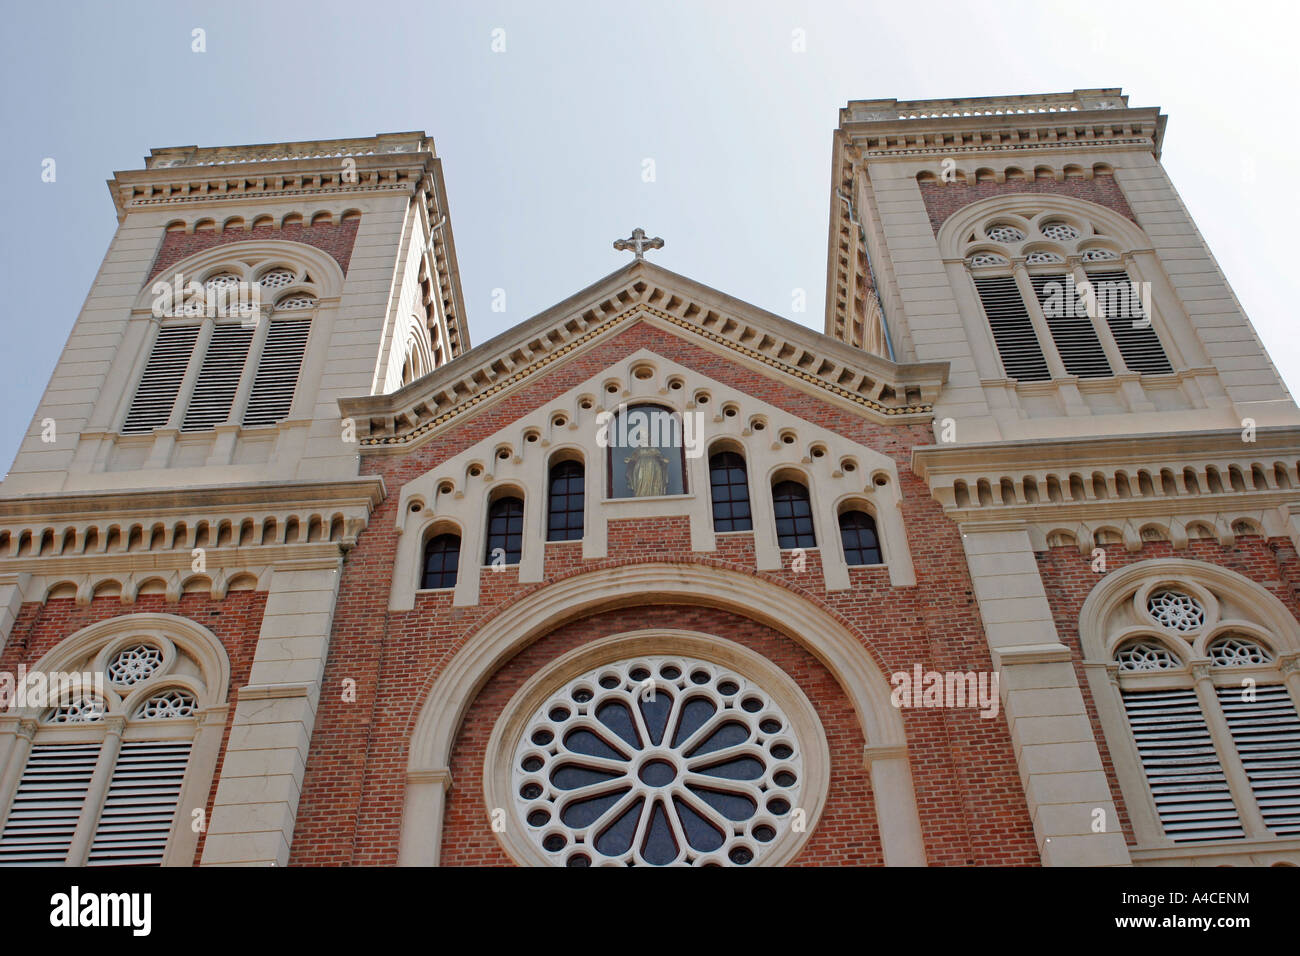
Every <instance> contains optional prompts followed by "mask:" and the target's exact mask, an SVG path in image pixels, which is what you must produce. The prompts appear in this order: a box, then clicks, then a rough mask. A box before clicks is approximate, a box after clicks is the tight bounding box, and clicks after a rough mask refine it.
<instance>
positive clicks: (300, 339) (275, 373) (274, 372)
mask: <svg viewBox="0 0 1300 956" xmlns="http://www.w3.org/2000/svg"><path fill="white" fill-rule="evenodd" d="M310 331H311V320H310V319H299V320H294V321H279V322H276V321H272V322H271V327H270V329H268V330H267V335H266V345H265V346H264V347H263V349H262V356H261V358H260V359H259V361H258V363H257V374H256V376H255V377H254V378H253V391H252V393H251V394H250V395H249V398H248V408H247V409H246V410H245V412H244V424H245V425H271V424H274V423H275V422H278V421H280V420H281V419H282V418H285V417H286V416H288V414H289V410H290V408H291V407H292V406H293V391H294V388H295V387H296V386H297V384H298V370H299V369H300V368H301V367H302V356H303V352H304V351H305V350H306V348H307V334H308V333H309V332H310Z"/></svg>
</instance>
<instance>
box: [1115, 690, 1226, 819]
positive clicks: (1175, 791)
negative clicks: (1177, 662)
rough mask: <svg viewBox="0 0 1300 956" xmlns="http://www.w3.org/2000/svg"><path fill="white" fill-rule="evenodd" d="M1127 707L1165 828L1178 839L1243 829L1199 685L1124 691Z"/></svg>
mask: <svg viewBox="0 0 1300 956" xmlns="http://www.w3.org/2000/svg"><path fill="white" fill-rule="evenodd" d="M1123 696H1124V710H1125V711H1126V712H1127V713H1128V722H1129V726H1130V727H1131V728H1132V729H1133V739H1134V741H1135V742H1136V743H1137V749H1138V755H1139V756H1140V757H1141V759H1142V769H1143V770H1145V771H1146V775H1147V782H1148V783H1149V784H1150V785H1151V796H1152V798H1153V799H1154V800H1155V803H1156V811H1157V812H1158V813H1159V814H1160V822H1161V823H1162V824H1163V825H1164V828H1165V833H1167V834H1168V835H1169V838H1170V839H1171V840H1173V841H1175V842H1177V843H1192V842H1197V841H1203V840H1229V839H1232V838H1234V837H1240V836H1243V835H1244V831H1243V830H1242V828H1241V822H1240V821H1239V820H1238V818H1237V808H1236V805H1235V804H1234V803H1233V802H1232V793H1231V792H1230V791H1229V790H1228V781H1227V779H1226V778H1225V777H1224V775H1223V768H1222V767H1221V766H1220V765H1219V757H1218V754H1217V753H1216V752H1215V750H1214V741H1213V740H1212V739H1211V737H1210V731H1209V728H1208V727H1206V725H1205V717H1204V715H1203V714H1202V713H1201V705H1200V704H1199V703H1198V701H1197V699H1196V691H1194V690H1191V689H1188V688H1180V689H1176V690H1152V691H1125V692H1124V693H1123Z"/></svg>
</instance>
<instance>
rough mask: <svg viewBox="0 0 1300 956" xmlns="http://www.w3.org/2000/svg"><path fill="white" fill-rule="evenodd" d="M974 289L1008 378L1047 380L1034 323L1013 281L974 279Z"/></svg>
mask: <svg viewBox="0 0 1300 956" xmlns="http://www.w3.org/2000/svg"><path fill="white" fill-rule="evenodd" d="M975 288H976V290H977V291H978V292H979V296H980V302H981V303H982V304H983V306H984V314H985V315H987V316H988V320H989V328H990V329H992V330H993V341H994V342H996V343H997V347H998V354H999V355H1000V356H1001V357H1002V368H1003V369H1004V370H1005V371H1006V374H1007V377H1008V378H1014V379H1019V380H1020V381H1023V382H1035V381H1041V380H1043V379H1047V378H1050V377H1051V374H1050V373H1049V372H1048V369H1047V360H1046V359H1045V358H1043V348H1042V346H1041V345H1040V344H1039V342H1038V336H1037V335H1035V334H1034V323H1033V322H1032V321H1031V320H1030V318H1029V312H1028V311H1027V310H1026V309H1025V301H1024V299H1022V298H1021V296H1020V288H1019V287H1018V286H1017V285H1016V280H1015V279H1014V278H1013V277H1012V276H989V277H985V278H981V279H976V280H975Z"/></svg>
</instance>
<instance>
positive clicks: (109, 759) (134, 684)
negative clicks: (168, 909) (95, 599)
mask: <svg viewBox="0 0 1300 956" xmlns="http://www.w3.org/2000/svg"><path fill="white" fill-rule="evenodd" d="M29 672H39V673H42V674H46V675H49V674H64V675H84V676H85V678H86V679H88V680H91V681H92V682H93V681H94V680H95V675H98V677H99V679H100V682H101V684H102V688H95V689H93V690H87V691H78V692H77V694H76V696H75V697H72V698H70V699H66V700H64V701H56V702H54V703H55V706H45V705H44V702H30V703H29V706H27V707H25V708H21V709H17V710H14V709H11V710H10V711H9V712H7V713H5V714H0V833H3V832H4V829H3V828H4V826H5V824H6V821H7V820H8V817H9V813H10V809H11V806H12V805H13V802H14V798H15V795H16V793H17V791H18V788H19V782H20V780H21V779H22V778H23V771H24V769H25V768H26V766H27V761H28V757H29V754H31V752H32V750H33V748H41V747H44V748H46V749H48V748H49V746H53V745H58V746H82V747H83V748H85V749H86V750H87V753H89V754H91V755H93V756H92V760H93V761H94V763H95V765H96V768H97V769H96V771H95V773H94V775H93V776H92V777H91V778H90V781H89V783H88V784H85V794H84V802H83V804H82V808H81V810H80V813H79V818H78V822H77V825H76V830H75V833H72V834H71V836H70V837H69V838H66V839H70V842H69V843H67V844H66V845H65V848H66V856H65V857H64V862H66V863H68V864H70V865H83V864H85V863H86V860H87V855H88V854H90V853H91V852H92V842H94V841H98V840H99V839H100V837H101V836H102V835H103V834H102V829H103V828H101V827H100V816H101V811H102V809H103V807H104V805H105V800H106V798H107V797H108V795H109V787H110V783H111V781H113V780H114V779H116V775H115V770H116V767H117V764H118V759H119V754H120V753H121V752H122V751H123V748H124V747H139V746H141V745H144V744H147V743H148V742H151V741H152V742H157V743H158V744H159V748H161V749H160V752H166V753H171V754H177V755H180V756H179V759H180V760H181V761H183V762H182V763H179V764H178V763H176V762H175V760H173V761H172V764H171V773H172V777H171V778H170V781H169V782H168V783H166V784H165V785H164V789H166V788H167V787H176V786H178V785H177V783H176V781H177V780H180V781H181V782H180V783H179V794H178V795H177V797H176V802H175V804H174V807H175V810H174V813H175V820H181V819H182V817H183V823H184V825H182V824H180V823H176V822H173V825H172V828H171V831H170V833H169V835H168V838H167V840H166V844H165V848H164V847H163V846H162V845H159V846H158V850H157V853H158V854H159V855H160V857H161V862H162V863H164V864H175V865H182V866H189V865H192V863H193V859H194V852H195V848H196V845H197V841H198V833H197V831H195V830H193V829H192V828H191V827H190V826H189V825H188V824H189V822H190V810H191V809H193V808H194V807H196V806H197V807H199V808H202V807H204V806H205V805H206V802H207V795H208V788H209V785H210V782H211V779H212V774H213V771H214V769H215V765H216V758H217V754H218V751H219V748H220V743H221V735H222V729H223V727H224V723H225V715H226V693H227V687H228V685H229V680H230V665H229V661H228V658H227V656H226V652H225V649H224V648H223V647H222V645H221V642H220V641H219V640H218V639H217V638H216V636H215V635H213V634H212V633H211V632H210V631H208V630H207V629H206V628H203V627H201V626H199V625H197V624H195V623H194V622H192V621H190V620H188V619H186V618H181V617H177V616H174V615H170V614H127V615H122V616H120V617H115V618H111V619H109V620H107V621H103V622H100V623H98V624H94V625H91V626H90V627H87V628H84V629H83V630H81V631H79V632H77V633H76V634H74V635H72V636H70V637H68V638H66V639H65V640H64V641H62V642H60V643H59V644H58V645H57V646H56V647H54V648H53V649H52V650H51V651H50V652H49V653H47V654H46V655H45V656H44V657H42V658H41V659H40V660H39V661H37V662H36V663H35V664H33V665H32V667H31V668H30V671H29ZM181 767H183V768H184V769H183V779H182V776H181V770H180V769H179V768H181ZM119 799H120V798H119ZM154 799H155V800H156V799H157V798H156V797H155V798H154ZM155 812H157V811H155ZM128 823H129V821H125V823H124V822H123V821H121V820H114V821H111V823H110V825H109V826H108V830H110V831H113V832H115V833H117V834H119V835H118V836H117V837H115V838H116V839H119V840H120V839H122V835H123V834H124V835H125V836H126V837H130V835H131V830H130V827H129V826H126V824H128ZM124 826H125V830H124V829H123V827H124ZM141 832H142V833H143V832H144V831H141ZM106 839H109V838H106ZM142 839H143V840H144V841H145V842H146V843H147V842H148V841H149V840H151V839H156V837H153V836H144V837H142ZM0 842H3V841H0ZM95 845H96V846H98V845H99V844H98V843H97V842H96V843H95ZM10 849H11V850H12V847H11V848H10ZM59 852H62V851H59ZM101 859H102V858H101ZM95 861H96V858H95V857H93V856H92V857H91V862H95ZM155 862H156V861H155Z"/></svg>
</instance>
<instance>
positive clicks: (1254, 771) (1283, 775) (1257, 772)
mask: <svg viewBox="0 0 1300 956" xmlns="http://www.w3.org/2000/svg"><path fill="white" fill-rule="evenodd" d="M1216 690H1217V691H1218V693H1219V706H1221V707H1222V708H1223V714H1224V716H1225V717H1227V719H1228V729H1229V730H1231V731H1232V742H1233V743H1234V744H1236V745H1237V754H1238V755H1239V756H1240V757H1241V763H1242V766H1243V767H1244V768H1245V770H1246V776H1247V777H1248V778H1249V780H1250V788H1251V790H1253V791H1254V793H1255V801H1256V802H1257V803H1258V804H1259V812H1260V814H1261V815H1263V817H1264V822H1265V823H1267V824H1268V827H1269V829H1270V830H1272V831H1273V832H1274V833H1300V716H1297V715H1296V709H1295V705H1293V704H1292V703H1291V697H1290V696H1289V695H1288V694H1287V691H1286V686H1285V685H1283V684H1266V685H1264V686H1262V687H1256V688H1254V697H1255V699H1254V700H1243V699H1242V697H1243V690H1242V688H1240V687H1219V688H1216Z"/></svg>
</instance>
